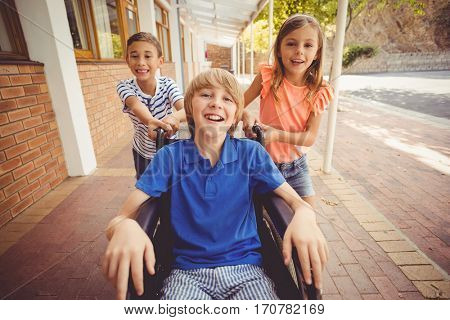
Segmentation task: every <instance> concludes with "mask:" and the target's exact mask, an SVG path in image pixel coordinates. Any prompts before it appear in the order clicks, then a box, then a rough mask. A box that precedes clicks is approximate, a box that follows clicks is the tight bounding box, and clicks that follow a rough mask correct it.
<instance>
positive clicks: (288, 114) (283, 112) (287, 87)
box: [260, 65, 333, 163]
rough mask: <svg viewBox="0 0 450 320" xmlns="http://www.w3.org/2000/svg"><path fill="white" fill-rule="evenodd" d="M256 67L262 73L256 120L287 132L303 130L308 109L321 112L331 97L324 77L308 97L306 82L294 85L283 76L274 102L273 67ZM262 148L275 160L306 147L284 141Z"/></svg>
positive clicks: (283, 159)
mask: <svg viewBox="0 0 450 320" xmlns="http://www.w3.org/2000/svg"><path fill="white" fill-rule="evenodd" d="M260 71H261V76H262V89H261V104H260V120H261V122H262V123H263V124H266V125H268V126H271V127H273V128H276V129H279V130H283V131H287V132H303V131H305V129H306V123H307V121H308V118H309V115H310V114H311V112H314V114H317V113H321V112H323V111H324V110H325V107H326V106H327V105H328V103H329V102H330V100H331V99H332V98H333V89H332V88H331V87H330V86H329V85H328V84H326V82H325V81H324V82H323V84H322V85H323V86H322V87H321V88H320V89H319V91H318V92H317V93H316V94H315V95H314V96H313V97H312V98H311V99H308V98H307V94H308V92H309V89H308V87H307V86H302V87H297V86H294V85H292V84H291V83H289V81H287V80H286V79H283V82H282V83H281V86H280V88H279V89H278V92H277V96H278V102H276V101H275V98H274V96H273V93H272V91H271V90H270V85H271V82H272V75H273V68H272V67H271V66H269V65H264V66H262V67H261V69H260ZM266 149H267V151H268V152H269V154H270V156H271V157H272V159H273V161H275V162H277V163H282V162H292V161H294V160H295V159H298V158H300V157H301V156H302V154H303V153H305V151H306V147H300V146H295V145H292V144H289V143H284V142H271V143H268V144H267V145H266Z"/></svg>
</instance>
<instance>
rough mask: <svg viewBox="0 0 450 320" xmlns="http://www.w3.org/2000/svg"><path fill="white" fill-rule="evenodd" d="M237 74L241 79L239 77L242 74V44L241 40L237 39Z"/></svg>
mask: <svg viewBox="0 0 450 320" xmlns="http://www.w3.org/2000/svg"><path fill="white" fill-rule="evenodd" d="M236 43H237V72H236V76H238V77H239V75H240V74H241V70H240V69H241V51H240V50H241V43H240V39H239V38H238V39H237V42H236Z"/></svg>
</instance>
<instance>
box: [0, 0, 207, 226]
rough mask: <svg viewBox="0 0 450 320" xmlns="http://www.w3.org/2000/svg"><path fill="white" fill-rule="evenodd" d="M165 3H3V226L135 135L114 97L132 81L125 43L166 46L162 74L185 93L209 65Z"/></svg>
mask: <svg viewBox="0 0 450 320" xmlns="http://www.w3.org/2000/svg"><path fill="white" fill-rule="evenodd" d="M175 2H176V1H167V0H161V1H159V0H65V1H57V0H35V1H27V0H2V2H0V12H1V14H0V203H1V204H0V226H2V225H4V224H5V223H6V222H8V221H9V220H11V219H12V218H14V217H15V216H17V215H18V214H19V213H20V212H22V211H23V210H25V209H26V208H27V207H29V206H30V205H32V204H33V203H34V202H36V201H38V200H39V199H40V198H42V197H43V196H44V195H45V194H46V193H48V192H49V191H50V190H51V189H53V188H55V187H56V186H58V185H59V184H60V183H61V182H62V181H63V180H64V179H65V178H67V177H68V176H82V175H89V174H91V173H92V172H93V171H94V170H95V168H96V165H97V164H96V156H98V154H99V153H101V152H102V151H103V150H105V149H106V148H108V146H110V145H111V143H112V142H114V141H116V140H117V139H118V138H119V137H121V136H122V135H123V134H125V133H126V132H127V131H128V130H130V129H131V125H130V121H129V120H128V118H127V117H126V116H125V115H123V113H122V111H121V102H120V100H119V98H118V96H117V94H116V89H115V87H116V84H117V82H118V81H119V80H120V79H126V78H130V77H131V76H132V75H131V73H130V71H129V70H128V67H127V64H126V62H125V60H124V55H125V50H126V40H127V38H128V37H129V36H130V35H132V34H134V33H136V32H139V31H145V32H151V33H152V34H154V35H155V36H157V37H158V39H159V40H160V42H161V45H162V48H163V55H164V60H165V63H164V65H163V66H162V67H161V70H160V73H161V75H165V76H168V77H171V78H172V79H174V80H175V81H176V82H177V84H178V86H179V87H180V88H181V89H182V91H184V88H185V87H186V85H187V83H188V82H189V81H190V80H191V79H192V78H193V77H194V76H195V75H196V74H197V73H198V72H199V71H200V70H201V69H202V64H204V41H203V40H202V39H201V38H200V37H199V36H197V35H196V30H195V26H194V25H189V24H188V23H186V22H185V21H183V19H181V18H180V15H179V11H178V10H179V9H178V7H177V5H176V3H175Z"/></svg>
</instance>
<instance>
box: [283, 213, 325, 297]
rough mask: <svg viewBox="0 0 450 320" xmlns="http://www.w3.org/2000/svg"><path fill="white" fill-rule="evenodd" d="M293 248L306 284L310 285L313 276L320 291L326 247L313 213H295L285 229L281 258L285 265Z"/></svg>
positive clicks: (290, 257) (289, 259)
mask: <svg viewBox="0 0 450 320" xmlns="http://www.w3.org/2000/svg"><path fill="white" fill-rule="evenodd" d="M311 211H312V210H311ZM293 246H294V247H295V248H296V250H297V254H298V258H299V261H300V264H301V267H302V272H303V276H304V278H305V281H306V283H307V284H311V283H312V275H313V276H314V286H315V287H316V288H317V289H321V288H322V271H323V268H324V267H325V264H326V263H327V260H328V245H327V242H326V240H325V237H324V236H323V234H322V231H321V230H320V228H319V226H318V225H317V223H316V220H315V215H314V212H311V213H309V212H305V211H302V212H296V213H295V215H294V218H293V219H292V221H291V223H290V224H289V226H288V228H287V229H286V233H285V234H284V238H283V257H284V263H285V264H286V265H288V264H289V262H290V261H291V259H292V247H293ZM311 270H312V275H311Z"/></svg>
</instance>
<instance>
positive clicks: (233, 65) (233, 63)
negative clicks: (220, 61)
mask: <svg viewBox="0 0 450 320" xmlns="http://www.w3.org/2000/svg"><path fill="white" fill-rule="evenodd" d="M236 47H237V45H236V43H234V44H233V47H231V68H232V69H233V70H234V74H235V75H237V61H236V50H237V48H236Z"/></svg>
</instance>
